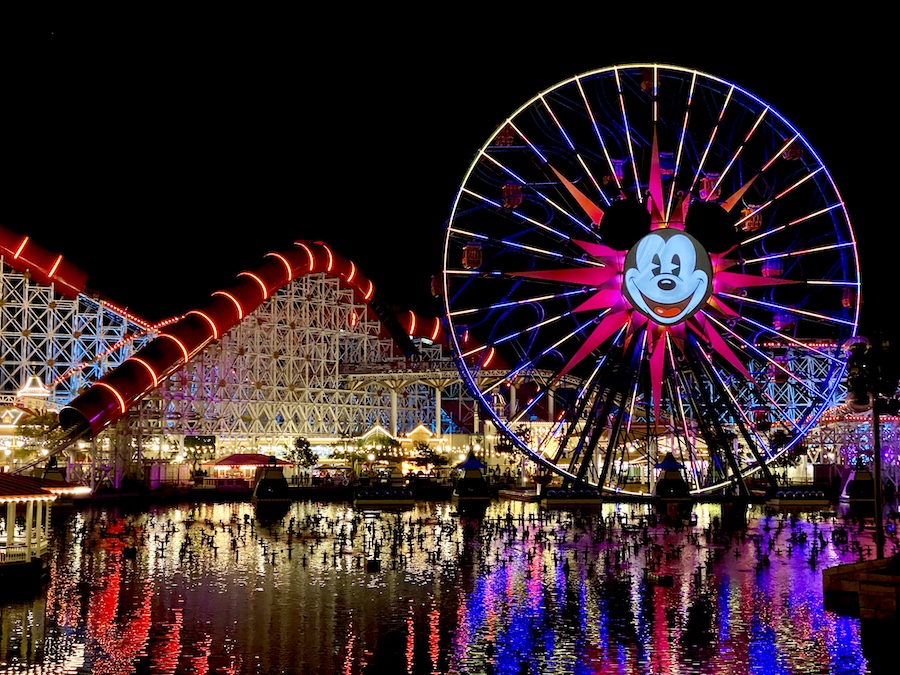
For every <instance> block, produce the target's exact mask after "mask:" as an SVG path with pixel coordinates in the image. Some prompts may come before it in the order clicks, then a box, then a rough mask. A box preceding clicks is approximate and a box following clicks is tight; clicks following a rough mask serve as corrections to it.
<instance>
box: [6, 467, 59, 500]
mask: <svg viewBox="0 0 900 675" xmlns="http://www.w3.org/2000/svg"><path fill="white" fill-rule="evenodd" d="M60 484H62V486H66V487H71V484H70V483H67V482H66V481H58V480H47V479H44V478H35V477H33V476H21V475H19V474H13V473H0V499H6V500H9V499H11V498H16V497H19V498H23V499H47V498H54V499H55V498H56V495H55V494H54V493H53V491H52V490H51V487H53V486H54V485H55V486H60Z"/></svg>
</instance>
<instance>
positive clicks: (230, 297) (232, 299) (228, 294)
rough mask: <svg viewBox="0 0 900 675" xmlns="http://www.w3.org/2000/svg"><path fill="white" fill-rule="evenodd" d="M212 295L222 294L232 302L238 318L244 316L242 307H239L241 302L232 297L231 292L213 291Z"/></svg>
mask: <svg viewBox="0 0 900 675" xmlns="http://www.w3.org/2000/svg"><path fill="white" fill-rule="evenodd" d="M213 295H224V296H225V297H226V298H228V299H229V300H231V301H232V302H233V303H234V306H235V307H236V308H237V312H238V320H241V319H243V318H244V308H243V307H241V303H239V302H238V300H237V298H236V297H234V296H233V295H232V294H231V293H228V292H227V291H216V292H215V293H213Z"/></svg>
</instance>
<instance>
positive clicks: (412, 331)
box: [406, 312, 416, 335]
mask: <svg viewBox="0 0 900 675" xmlns="http://www.w3.org/2000/svg"><path fill="white" fill-rule="evenodd" d="M406 332H407V333H409V334H410V335H415V334H416V315H415V314H413V313H412V312H410V313H409V330H408V331H406Z"/></svg>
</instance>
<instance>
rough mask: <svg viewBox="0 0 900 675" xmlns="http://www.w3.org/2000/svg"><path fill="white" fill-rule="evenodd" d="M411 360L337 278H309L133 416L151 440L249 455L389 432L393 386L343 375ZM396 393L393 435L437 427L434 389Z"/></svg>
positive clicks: (411, 387) (417, 386) (414, 385)
mask: <svg viewBox="0 0 900 675" xmlns="http://www.w3.org/2000/svg"><path fill="white" fill-rule="evenodd" d="M404 361H405V356H404V355H403V354H402V353H400V352H399V350H398V349H397V347H396V344H395V343H394V341H393V340H392V339H390V338H386V337H385V336H384V333H383V331H382V328H381V325H380V323H379V322H378V321H377V319H373V318H372V317H371V312H369V311H368V309H367V308H366V306H365V305H363V304H360V303H358V302H357V301H356V300H355V298H354V293H353V291H352V290H350V289H348V288H345V287H342V286H341V283H340V280H339V279H337V278H336V277H331V276H328V275H325V274H310V275H306V276H303V277H300V278H299V279H296V280H294V281H293V282H291V283H290V284H288V285H287V286H285V287H283V288H282V289H280V290H279V291H278V292H277V293H276V294H275V295H274V296H273V297H272V298H271V299H269V300H268V301H266V302H265V303H264V304H263V305H262V306H261V307H260V308H259V309H257V310H256V311H255V312H254V313H253V314H252V315H250V316H247V317H245V318H244V320H243V321H242V322H241V323H240V324H238V325H237V326H235V327H234V328H233V329H231V330H230V331H228V332H227V333H226V334H225V335H223V336H222V338H221V339H219V340H218V341H217V342H215V343H213V344H212V345H210V346H209V347H208V348H207V349H205V350H204V351H203V352H202V353H201V354H200V355H199V356H197V357H195V358H194V359H193V360H192V361H191V362H190V363H189V364H188V365H187V366H186V367H184V368H182V369H180V370H179V371H177V372H176V373H174V374H173V375H172V376H171V377H170V378H169V379H168V380H167V381H166V382H165V384H164V385H163V386H162V387H160V388H159V389H158V390H157V391H156V392H154V393H153V394H151V395H150V396H149V397H148V398H147V399H145V402H144V406H143V410H142V413H141V415H139V416H137V417H134V418H133V419H134V421H135V422H139V423H140V424H141V425H142V428H143V433H145V434H147V433H150V434H153V433H163V434H166V435H171V436H176V437H182V436H191V435H204V436H215V437H216V438H217V439H218V440H219V443H220V444H228V443H231V444H238V445H243V446H244V447H247V448H258V447H260V446H262V445H279V444H281V445H289V444H291V443H292V442H293V439H294V438H296V437H297V436H304V437H315V438H333V439H340V438H341V437H343V436H346V435H351V436H352V435H360V434H362V433H364V432H365V431H367V430H368V429H370V428H371V427H373V426H375V425H381V426H382V427H384V428H385V429H392V425H391V410H392V400H391V399H392V390H391V388H390V387H388V386H386V384H385V383H384V382H369V383H360V382H353V381H352V380H350V379H348V377H347V375H346V374H345V373H346V372H348V371H354V372H355V371H356V370H358V369H359V368H365V367H371V366H375V365H378V364H390V363H396V364H398V365H399V364H402V363H403V362H404ZM394 391H396V393H397V404H396V405H397V415H398V425H397V429H395V430H394V431H396V432H404V431H408V430H410V429H412V428H414V426H416V425H417V424H425V425H426V426H429V427H432V428H433V426H434V418H435V415H434V396H433V394H430V393H429V391H428V387H426V386H424V385H423V384H422V383H421V382H410V383H409V384H408V385H407V386H405V387H403V388H402V389H400V390H399V391H397V390H394ZM149 410H156V411H161V412H160V413H157V414H154V415H149V414H148V411H149Z"/></svg>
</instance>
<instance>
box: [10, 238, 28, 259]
mask: <svg viewBox="0 0 900 675" xmlns="http://www.w3.org/2000/svg"><path fill="white" fill-rule="evenodd" d="M27 243H28V237H25V238H24V239H23V240H22V243H21V244H19V248H17V249H16V252H15V253H14V254H13V259H14V260H17V259H18V258H19V256H20V255H22V251H24V250H25V244H27Z"/></svg>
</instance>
